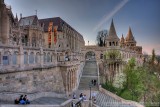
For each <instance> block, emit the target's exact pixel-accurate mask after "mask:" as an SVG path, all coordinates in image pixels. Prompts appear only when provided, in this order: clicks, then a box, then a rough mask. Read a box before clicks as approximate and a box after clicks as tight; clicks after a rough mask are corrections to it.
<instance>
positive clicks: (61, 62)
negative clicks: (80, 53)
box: [57, 60, 80, 66]
mask: <svg viewBox="0 0 160 107" xmlns="http://www.w3.org/2000/svg"><path fill="white" fill-rule="evenodd" d="M57 63H58V66H70V65H77V64H80V62H79V61H78V60H75V61H58V62H57Z"/></svg>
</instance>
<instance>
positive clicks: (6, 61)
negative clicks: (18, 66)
mask: <svg viewBox="0 0 160 107" xmlns="http://www.w3.org/2000/svg"><path fill="white" fill-rule="evenodd" d="M9 58H10V53H9V52H4V55H3V65H9Z"/></svg>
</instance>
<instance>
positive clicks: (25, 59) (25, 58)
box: [24, 52, 28, 64]
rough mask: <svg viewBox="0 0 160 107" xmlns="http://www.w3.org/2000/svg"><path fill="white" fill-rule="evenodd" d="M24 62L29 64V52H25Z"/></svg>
mask: <svg viewBox="0 0 160 107" xmlns="http://www.w3.org/2000/svg"><path fill="white" fill-rule="evenodd" d="M24 64H28V54H27V52H24Z"/></svg>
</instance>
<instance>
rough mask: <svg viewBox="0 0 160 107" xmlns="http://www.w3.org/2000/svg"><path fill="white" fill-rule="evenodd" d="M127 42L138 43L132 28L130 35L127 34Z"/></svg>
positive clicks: (129, 31)
mask: <svg viewBox="0 0 160 107" xmlns="http://www.w3.org/2000/svg"><path fill="white" fill-rule="evenodd" d="M125 40H126V41H128V42H136V41H135V39H134V37H133V34H132V30H131V28H130V27H129V30H128V33H127V36H126V38H125Z"/></svg>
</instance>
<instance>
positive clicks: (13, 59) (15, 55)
mask: <svg viewBox="0 0 160 107" xmlns="http://www.w3.org/2000/svg"><path fill="white" fill-rule="evenodd" d="M17 55H18V52H16V51H15V52H14V53H13V55H12V63H13V65H16V64H17Z"/></svg>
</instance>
